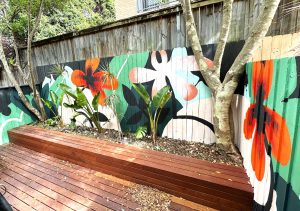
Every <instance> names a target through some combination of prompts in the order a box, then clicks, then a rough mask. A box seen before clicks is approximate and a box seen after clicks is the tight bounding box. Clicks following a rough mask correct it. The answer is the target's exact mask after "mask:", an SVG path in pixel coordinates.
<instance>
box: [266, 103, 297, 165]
mask: <svg viewBox="0 0 300 211" xmlns="http://www.w3.org/2000/svg"><path fill="white" fill-rule="evenodd" d="M265 110H266V112H267V114H268V117H267V120H266V123H265V125H266V126H265V131H266V136H267V139H268V141H269V143H270V144H271V147H272V155H273V156H274V157H275V158H276V160H277V161H278V162H279V163H281V164H282V165H286V164H287V163H288V162H289V160H290V157H291V152H292V145H291V138H290V133H289V129H288V126H287V124H286V121H285V119H284V118H283V117H282V116H281V115H279V114H278V113H277V112H276V111H273V110H271V109H269V108H268V107H266V106H265Z"/></svg>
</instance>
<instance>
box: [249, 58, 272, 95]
mask: <svg viewBox="0 0 300 211" xmlns="http://www.w3.org/2000/svg"><path fill="white" fill-rule="evenodd" d="M272 79H273V61H272V60H267V61H265V63H263V62H260V61H259V62H253V70H252V90H253V96H254V97H256V95H257V94H258V93H257V92H258V91H259V87H260V86H262V88H263V91H264V93H263V94H264V99H266V98H267V97H268V96H269V93H270V90H271V87H272Z"/></svg>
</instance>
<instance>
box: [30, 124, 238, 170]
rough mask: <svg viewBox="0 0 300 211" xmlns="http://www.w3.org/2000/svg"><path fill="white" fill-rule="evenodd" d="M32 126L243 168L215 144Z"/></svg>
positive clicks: (92, 129) (85, 128)
mask: <svg viewBox="0 0 300 211" xmlns="http://www.w3.org/2000/svg"><path fill="white" fill-rule="evenodd" d="M34 125H35V126H37V127H41V128H45V129H50V130H55V131H60V132H64V133H70V134H77V135H83V136H89V137H93V138H96V139H100V140H107V141H110V142H115V143H122V144H127V145H130V146H135V147H140V148H144V149H151V150H156V151H162V152H166V153H171V154H176V155H181V156H187V157H192V158H197V159H200V160H206V161H209V162H212V163H221V164H226V165H233V166H239V167H242V166H243V164H242V163H243V160H242V157H241V156H234V157H232V156H230V155H228V154H227V153H226V152H225V151H224V150H223V149H220V148H219V147H217V146H216V144H211V145H207V144H203V143H199V142H188V141H184V140H176V139H171V138H167V137H158V140H157V143H155V144H154V143H153V142H152V140H151V137H150V136H146V137H144V138H143V139H137V138H135V136H134V134H132V133H122V134H121V135H120V133H119V132H118V131H116V130H111V129H103V132H102V133H98V132H97V130H95V129H94V128H90V127H84V126H77V127H76V128H75V129H74V128H71V127H69V126H67V125H66V126H64V127H60V126H49V125H47V124H45V123H35V124H34ZM120 136H121V137H120Z"/></svg>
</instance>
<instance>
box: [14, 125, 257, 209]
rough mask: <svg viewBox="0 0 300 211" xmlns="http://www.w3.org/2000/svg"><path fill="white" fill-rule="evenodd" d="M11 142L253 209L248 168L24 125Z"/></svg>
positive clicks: (219, 204)
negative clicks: (246, 171) (246, 169)
mask: <svg viewBox="0 0 300 211" xmlns="http://www.w3.org/2000/svg"><path fill="white" fill-rule="evenodd" d="M8 135H9V139H10V141H11V142H13V143H15V144H17V145H21V146H23V147H27V148H29V149H33V150H35V151H38V152H42V153H44V154H47V155H51V156H54V157H57V158H60V159H64V160H68V161H70V162H73V163H76V164H78V165H81V166H84V167H88V168H91V169H94V170H98V171H102V172H104V173H106V174H111V175H113V176H117V177H120V178H123V179H126V180H129V181H133V182H136V183H140V184H144V185H149V186H152V187H155V188H158V189H160V190H162V191H165V192H168V193H171V194H173V195H175V196H180V197H182V198H185V199H188V200H191V201H194V202H196V203H200V204H203V205H206V206H209V207H212V208H216V209H220V210H251V209H252V205H253V189H252V187H251V186H250V184H249V182H248V181H249V180H248V177H247V175H246V173H245V171H244V169H243V168H240V167H234V166H227V165H222V164H213V163H210V162H207V161H202V160H198V159H193V158H188V157H183V156H178V155H172V154H168V153H164V152H157V151H152V150H146V149H140V148H136V147H131V146H127V145H123V144H116V143H112V142H109V141H101V140H98V139H94V138H89V137H83V136H78V135H72V134H66V133H62V132H57V131H50V130H46V129H42V128H38V127H33V126H22V127H19V128H15V129H12V130H10V131H9V132H8Z"/></svg>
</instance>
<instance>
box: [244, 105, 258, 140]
mask: <svg viewBox="0 0 300 211" xmlns="http://www.w3.org/2000/svg"><path fill="white" fill-rule="evenodd" d="M254 107H255V105H254V104H251V105H250V107H249V108H248V110H247V112H246V117H245V120H244V135H245V138H246V139H250V138H251V137H252V134H253V131H254V128H255V126H256V119H255V118H254V116H253V114H254Z"/></svg>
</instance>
